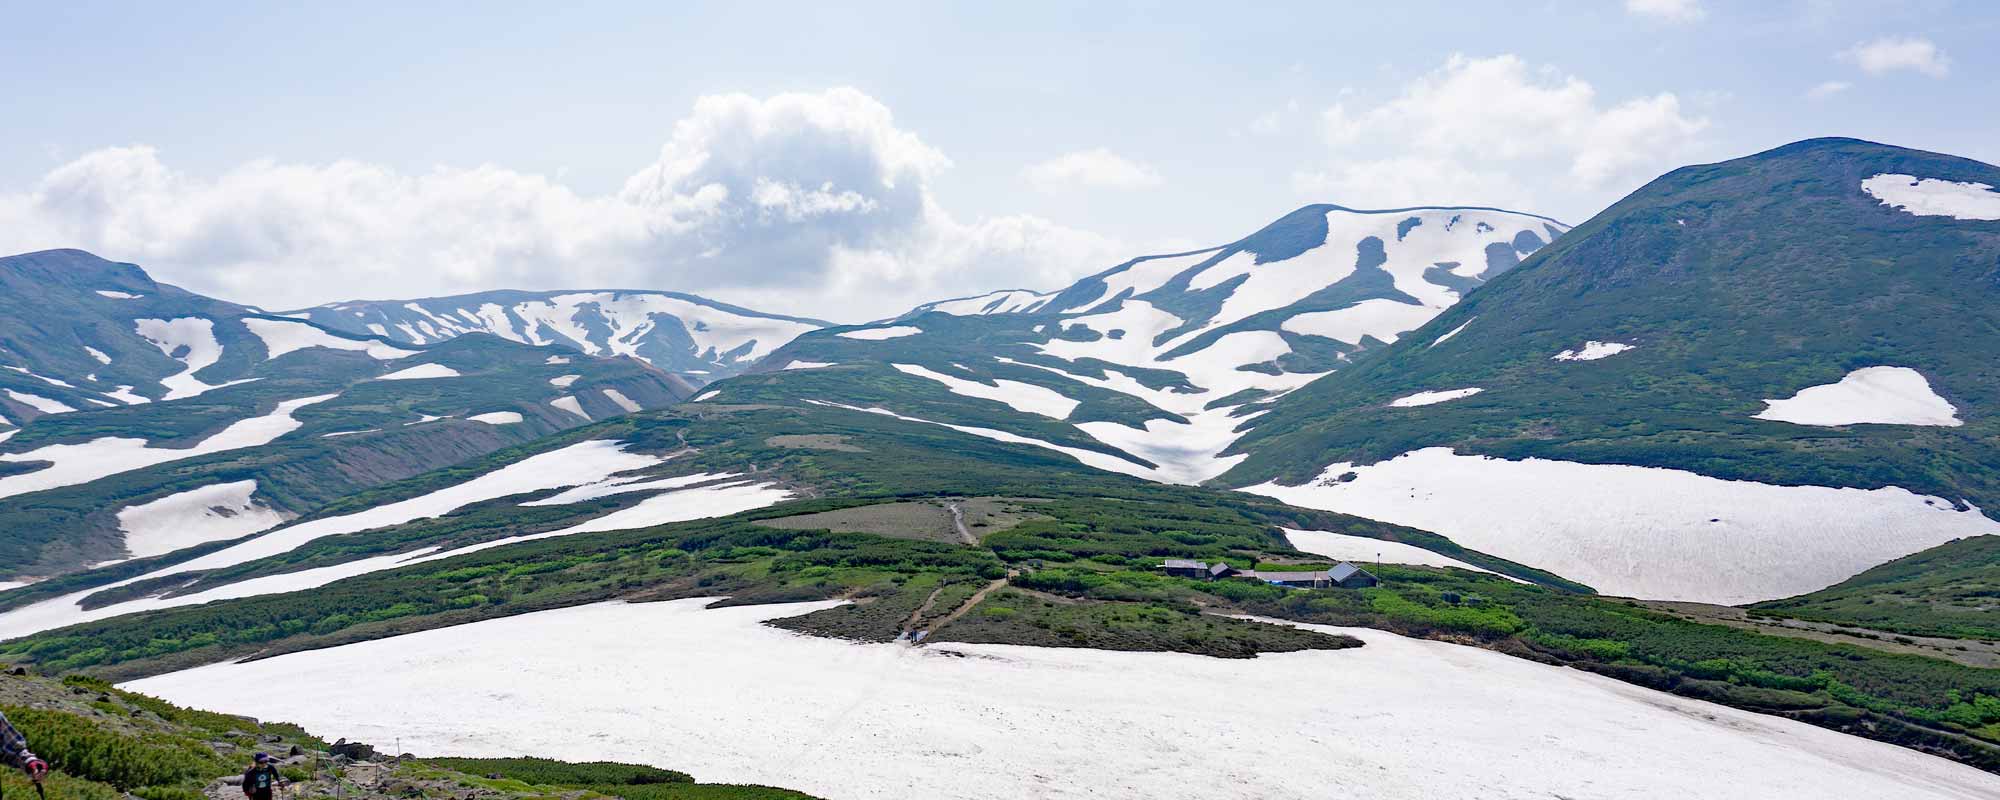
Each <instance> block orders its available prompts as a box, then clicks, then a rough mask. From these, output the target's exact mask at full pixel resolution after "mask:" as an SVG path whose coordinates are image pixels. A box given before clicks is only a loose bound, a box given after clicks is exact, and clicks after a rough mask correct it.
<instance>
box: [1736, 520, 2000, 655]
mask: <svg viewBox="0 0 2000 800" xmlns="http://www.w3.org/2000/svg"><path fill="white" fill-rule="evenodd" d="M1751 609H1752V611H1753V612H1765V613H1769V614H1772V615H1774V616H1784V617H1797V618H1799V619H1807V620H1814V621H1817V622H1834V623H1840V624H1843V625H1855V626H1859V627H1864V628H1876V629H1880V630H1887V631H1895V632H1898V633H1907V634H1915V635H1918V636H1948V637H1953V638H1965V639H1986V640H1996V639H2000V536H1977V537H1973V538H1970V539H1960V540H1958V541H1955V542H1952V543H1950V544H1945V545H1940V546H1938V547H1934V548H1931V549H1929V550H1925V551H1923V552H1921V553H1917V554H1915V555H1911V556H1907V557H1904V558H1899V559H1896V560H1895V561H1891V562H1889V563H1887V564H1883V565H1881V566H1879V567H1875V568H1874V569H1870V570H1868V571H1867V572H1863V573H1861V574H1859V575H1856V576H1854V577H1852V578H1849V579H1847V580H1845V581H1842V582H1840V583H1838V584H1835V585H1833V586H1829V587H1827V588H1825V589H1821V590H1820V591H1817V592H1813V593H1811V594H1806V595H1800V596H1798V597H1788V598H1785V599H1783V600H1772V601H1770V602H1765V603H1758V604H1757V605H1754V606H1751Z"/></svg>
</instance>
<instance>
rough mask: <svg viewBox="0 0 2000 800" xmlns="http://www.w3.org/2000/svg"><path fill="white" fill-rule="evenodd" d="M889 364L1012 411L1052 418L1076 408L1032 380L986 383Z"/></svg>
mask: <svg viewBox="0 0 2000 800" xmlns="http://www.w3.org/2000/svg"><path fill="white" fill-rule="evenodd" d="M889 366H892V367H895V368H896V370H897V371H898V372H901V373H903V374H905V375H915V376H917V377H919V378H927V379H929V380H933V381H937V382H938V383H942V384H944V386H945V388H946V389H949V390H951V393H952V394H957V395H964V396H966V397H973V398H978V399H980V400H992V401H994V402H997V403H1005V404H1007V406H1008V407H1010V408H1012V409H1014V410H1015V411H1020V412H1023V413H1028V414H1040V415H1042V416H1044V417H1050V418H1053V419H1069V415H1070V412H1072V411H1075V410H1076V407H1077V401H1075V400H1072V399H1070V398H1068V397H1065V396H1063V394H1062V393H1060V392H1057V391H1055V390H1053V389H1049V388H1047V387H1043V386H1036V385H1035V384H1032V383H1022V382H1020V381H1010V380H1004V379H996V380H995V381H993V384H994V385H991V386H989V385H987V384H984V383H980V382H978V381H971V380H966V379H964V378H957V377H953V376H950V375H946V374H944V373H942V372H936V371H933V370H930V369H927V368H925V367H920V366H917V365H915V364H890V365H889Z"/></svg>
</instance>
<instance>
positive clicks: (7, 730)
mask: <svg viewBox="0 0 2000 800" xmlns="http://www.w3.org/2000/svg"><path fill="white" fill-rule="evenodd" d="M0 761H5V762H6V763H7V764H8V765H9V766H12V767H14V768H15V769H18V770H20V771H22V772H25V773H28V780H31V781H34V782H35V788H37V789H40V788H41V786H42V779H43V778H46V777H48V774H49V762H47V761H43V760H42V757H41V756H38V755H35V754H34V753H32V752H29V750H28V737H26V736H22V735H21V732H20V731H19V730H17V729H16V728H15V727H14V723H12V722H8V721H7V715H5V714H0Z"/></svg>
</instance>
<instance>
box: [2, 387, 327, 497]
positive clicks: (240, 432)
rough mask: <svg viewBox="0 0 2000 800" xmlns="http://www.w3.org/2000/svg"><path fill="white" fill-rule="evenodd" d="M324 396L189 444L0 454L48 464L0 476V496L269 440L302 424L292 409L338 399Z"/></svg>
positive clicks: (119, 443)
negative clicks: (173, 446) (31, 469)
mask: <svg viewBox="0 0 2000 800" xmlns="http://www.w3.org/2000/svg"><path fill="white" fill-rule="evenodd" d="M211 388H212V387H211ZM339 396H340V395H337V394H323V395H318V396H316V397H302V398H299V399H297V400H286V401H284V402H282V403H279V404H278V407H277V408H274V409H272V410H271V413H269V414H265V415H263V416H261V417H251V418H249V419H246V420H239V421H237V422H235V423H232V424H231V425H230V426H229V427H227V428H223V429H222V430H220V431H218V432H216V434H215V435H213V436H210V437H208V438H206V439H203V440H201V442H199V443H197V444H196V445H195V446H193V447H189V448H185V449H178V448H172V447H151V446H149V445H148V444H147V442H146V440H144V439H133V438H127V437H118V436H110V437H104V438H101V439H92V440H90V441H88V442H84V443H83V444H51V445H43V446H41V447H37V448H35V449H33V450H29V451H26V452H21V453H7V454H0V461H47V462H50V464H49V466H46V467H43V468H41V469H38V470H36V471H34V472H25V473H22V474H19V475H10V476H8V477H5V478H0V497H12V496H14V495H17V494H25V493H27V492H39V491H42V490H43V489H54V488H56V487H59V486H74V485H76V484H79V483H88V482H90V481H94V480H97V479H98V478H102V477H105V476H107V475H116V474H118V473H121V472H130V471H132V470H135V469H144V468H146V467H150V466H153V465H155V464H165V463H167V462H169V461H179V460H181V459H184V458H194V457H196V456H205V455H208V454H210V453H220V452H222V451H224V450H236V449H239V448H244V447H256V446H258V445H263V444H270V443H271V442H272V441H274V440H276V439H277V438H278V437H280V436H283V435H285V434H287V433H291V432H292V431H295V430H298V429H299V428H300V427H301V426H303V425H304V424H305V423H302V422H299V421H298V420H295V419H292V412H294V411H297V410H299V409H301V408H304V407H306V406H309V405H312V404H314V403H324V402H326V401H328V400H332V399H333V398H335V397H339Z"/></svg>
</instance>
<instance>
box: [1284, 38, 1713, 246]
mask: <svg viewBox="0 0 2000 800" xmlns="http://www.w3.org/2000/svg"><path fill="white" fill-rule="evenodd" d="M1320 125H1321V134H1322V138H1323V139H1324V141H1325V144H1326V146H1327V148H1328V150H1329V154H1328V155H1329V158H1328V160H1327V162H1326V163H1325V164H1324V165H1323V166H1319V167H1316V168H1308V169H1304V170H1301V171H1299V172H1297V173H1295V174H1294V176H1293V182H1294V184H1295V185H1296V186H1297V188H1298V189H1299V191H1300V192H1301V193H1303V194H1306V195H1309V196H1310V197H1309V199H1314V200H1323V201H1326V202H1334V203H1342V204H1346V205H1350V206H1372V207H1390V206H1402V205H1422V204H1461V203H1462V204H1482V205H1499V206H1504V207H1510V208H1517V209H1520V210H1524V211H1534V212H1537V213H1546V214H1554V215H1557V216H1562V215H1570V216H1574V215H1576V214H1578V213H1588V212H1589V211H1592V210H1595V208H1597V207H1600V206H1599V205H1585V206H1578V207H1575V208H1566V209H1544V208H1543V207H1541V206H1540V205H1539V204H1538V202H1537V200H1538V196H1537V194H1536V192H1535V187H1537V186H1541V187H1545V188H1562V189H1567V190H1568V191H1566V192H1564V193H1563V194H1564V195H1565V196H1566V197H1569V198H1571V199H1572V202H1579V203H1598V202H1599V201H1602V200H1608V199H1610V198H1609V196H1608V193H1609V192H1611V191H1623V190H1629V189H1630V188H1632V186H1633V185H1635V184H1636V182H1637V181H1640V180H1644V179H1646V178H1651V177H1653V176H1654V175H1656V174H1658V173H1659V172H1662V171H1664V170H1665V169H1667V168H1669V167H1671V166H1673V165H1675V164H1677V163H1680V161H1681V159H1682V157H1683V156H1684V155H1685V154H1686V153H1687V152H1688V151H1690V150H1691V149H1693V148H1694V147H1695V146H1696V144H1697V142H1696V137H1697V135H1698V134H1699V133H1701V131H1703V130H1705V129H1706V128H1707V127H1708V125H1709V122H1708V119H1707V118H1706V117H1703V116H1699V115H1697V114H1695V113H1693V112H1691V111H1690V110H1689V109H1687V108H1686V107H1684V104H1683V103H1682V102H1681V100H1680V99H1679V97H1677V96H1676V95H1674V94H1672V93H1670V92H1663V93H1660V94H1655V95H1651V96H1644V97H1634V98H1630V99H1626V100H1622V101H1618V102H1614V103H1606V102H1604V101H1602V100H1601V99H1600V98H1599V97H1598V95H1597V90H1596V89H1595V88H1594V87H1592V86H1591V85H1590V83H1588V82H1587V81H1585V80H1583V79H1582V78H1579V77H1576V76H1574V75H1565V74H1563V73H1561V72H1559V71H1557V70H1556V69H1554V68H1552V67H1543V68H1539V69H1536V68H1531V67H1530V66H1529V65H1528V64H1527V63H1526V62H1525V61H1523V60H1521V59H1520V58H1519V57H1516V56H1513V55H1501V56H1495V57H1493V58H1472V57H1468V56H1464V55H1454V56H1452V57H1451V58H1450V59H1448V60H1447V61H1446V62H1445V64H1444V65H1443V66H1441V67H1439V68H1438V69H1436V70H1434V71H1432V72H1430V73H1427V74H1425V75H1423V76H1421V77H1419V78H1417V79H1416V80H1414V81H1412V82H1410V83H1409V84H1408V85H1406V86H1404V87H1403V88H1402V89H1401V92H1400V94H1398V95H1397V96H1396V97H1394V98H1392V99H1389V100H1387V101H1385V102H1380V103H1375V104H1356V105H1352V106H1350V105H1349V103H1348V102H1342V103H1339V104H1336V105H1334V106H1332V107H1329V108H1327V109H1326V110H1325V111H1324V112H1322V113H1321V115H1320ZM1573 221H1580V220H1573Z"/></svg>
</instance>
